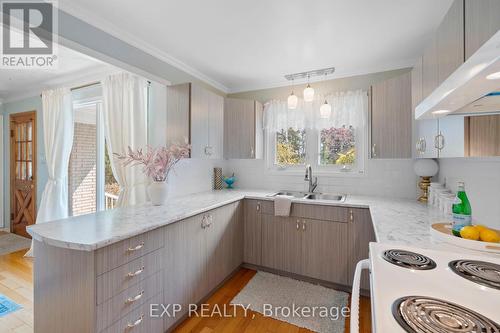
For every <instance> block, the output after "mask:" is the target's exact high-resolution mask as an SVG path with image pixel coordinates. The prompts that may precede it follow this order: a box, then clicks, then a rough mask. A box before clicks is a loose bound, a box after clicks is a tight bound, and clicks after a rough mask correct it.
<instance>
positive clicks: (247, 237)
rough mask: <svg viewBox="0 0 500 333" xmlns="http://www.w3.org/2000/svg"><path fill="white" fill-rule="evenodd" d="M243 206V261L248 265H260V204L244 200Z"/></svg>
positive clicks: (256, 201)
mask: <svg viewBox="0 0 500 333" xmlns="http://www.w3.org/2000/svg"><path fill="white" fill-rule="evenodd" d="M243 206H244V207H243V210H244V221H243V235H244V236H243V261H244V262H245V263H248V264H253V265H260V264H261V253H262V247H261V246H262V243H261V241H262V239H261V237H262V221H261V214H260V202H259V201H258V200H250V199H246V200H244V202H243Z"/></svg>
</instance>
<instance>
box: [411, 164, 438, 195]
mask: <svg viewBox="0 0 500 333" xmlns="http://www.w3.org/2000/svg"><path fill="white" fill-rule="evenodd" d="M413 170H415V173H416V174H417V176H420V177H421V178H422V179H421V181H420V183H418V186H419V187H420V189H421V190H422V195H421V196H420V197H419V198H418V201H420V202H427V201H428V192H429V186H430V184H431V178H432V176H434V175H435V174H436V173H437V172H438V170H439V166H438V164H437V162H436V161H435V160H433V159H427V158H422V159H418V160H416V161H415V164H414V165H413Z"/></svg>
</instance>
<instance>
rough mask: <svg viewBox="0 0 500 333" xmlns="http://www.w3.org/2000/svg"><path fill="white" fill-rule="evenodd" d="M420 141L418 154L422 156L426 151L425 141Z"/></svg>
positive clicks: (423, 139)
mask: <svg viewBox="0 0 500 333" xmlns="http://www.w3.org/2000/svg"><path fill="white" fill-rule="evenodd" d="M421 140H422V141H421V143H420V153H421V154H423V153H425V151H426V150H427V141H425V138H422V139H421Z"/></svg>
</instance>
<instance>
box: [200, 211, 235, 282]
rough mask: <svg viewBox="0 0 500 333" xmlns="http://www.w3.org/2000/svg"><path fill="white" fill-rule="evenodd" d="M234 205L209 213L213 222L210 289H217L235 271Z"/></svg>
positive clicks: (209, 239) (209, 232)
mask: <svg viewBox="0 0 500 333" xmlns="http://www.w3.org/2000/svg"><path fill="white" fill-rule="evenodd" d="M234 208H235V205H234V204H229V205H226V206H222V207H220V208H217V209H215V210H212V211H210V212H208V213H207V215H208V216H209V218H210V220H211V224H210V226H209V227H208V228H207V229H206V233H207V276H208V287H209V289H210V290H211V289H213V288H215V287H216V286H217V285H218V284H219V283H221V282H222V281H223V280H224V279H225V278H226V277H227V276H228V275H229V274H230V273H231V272H232V270H233V268H232V267H231V261H232V260H231V256H232V252H233V239H232V238H233V233H232V232H231V228H232V225H231V217H232V215H233V210H234Z"/></svg>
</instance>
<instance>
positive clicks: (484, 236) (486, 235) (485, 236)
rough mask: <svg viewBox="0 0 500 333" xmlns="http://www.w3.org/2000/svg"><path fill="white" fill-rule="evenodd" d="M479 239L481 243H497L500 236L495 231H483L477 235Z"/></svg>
mask: <svg viewBox="0 0 500 333" xmlns="http://www.w3.org/2000/svg"><path fill="white" fill-rule="evenodd" d="M479 239H480V240H482V241H483V242H490V243H498V242H500V236H499V235H498V233H497V232H496V231H495V230H491V229H485V230H483V231H481V232H480V233H479Z"/></svg>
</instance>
